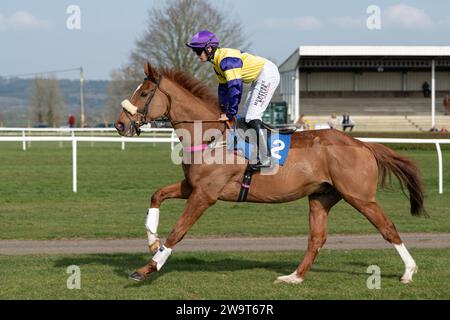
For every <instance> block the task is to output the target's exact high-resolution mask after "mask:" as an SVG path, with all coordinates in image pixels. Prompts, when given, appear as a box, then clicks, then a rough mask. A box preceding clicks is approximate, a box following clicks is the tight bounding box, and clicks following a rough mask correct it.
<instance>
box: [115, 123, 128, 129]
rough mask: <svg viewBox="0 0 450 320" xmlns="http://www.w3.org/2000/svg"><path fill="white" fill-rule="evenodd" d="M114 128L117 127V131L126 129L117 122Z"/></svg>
mask: <svg viewBox="0 0 450 320" xmlns="http://www.w3.org/2000/svg"><path fill="white" fill-rule="evenodd" d="M114 127H116V129H117V131H123V129H124V128H125V126H124V124H123V123H122V122H116V123H115V124H114Z"/></svg>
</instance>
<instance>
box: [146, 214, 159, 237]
mask: <svg viewBox="0 0 450 320" xmlns="http://www.w3.org/2000/svg"><path fill="white" fill-rule="evenodd" d="M158 224H159V208H149V209H148V211H147V219H146V221H145V228H146V229H147V235H148V244H149V245H152V244H153V243H154V242H155V241H156V240H159V238H158Z"/></svg>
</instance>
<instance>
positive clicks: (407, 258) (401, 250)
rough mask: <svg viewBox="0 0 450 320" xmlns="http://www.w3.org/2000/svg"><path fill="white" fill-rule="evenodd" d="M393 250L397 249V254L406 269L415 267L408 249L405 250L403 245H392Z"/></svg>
mask: <svg viewBox="0 0 450 320" xmlns="http://www.w3.org/2000/svg"><path fill="white" fill-rule="evenodd" d="M394 247H395V249H397V251H398V254H399V255H400V257H402V260H403V262H404V263H405V267H406V268H411V267H415V266H416V262H415V261H414V259H413V257H412V256H411V255H410V254H409V252H408V249H406V247H405V245H404V244H403V243H402V244H394Z"/></svg>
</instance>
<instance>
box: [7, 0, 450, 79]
mask: <svg viewBox="0 0 450 320" xmlns="http://www.w3.org/2000/svg"><path fill="white" fill-rule="evenodd" d="M161 2H162V0H130V1H127V2H125V1H120V2H119V1H115V2H113V1H106V0H96V1H88V0H70V1H66V0H59V1H54V0H40V1H32V0H16V1H5V0H2V1H1V3H0V44H1V45H0V50H1V53H0V76H1V75H14V74H23V73H28V72H40V71H46V70H58V69H67V68H74V67H78V66H80V65H82V66H83V67H84V69H85V76H86V78H87V79H108V78H109V75H110V72H111V70H112V69H114V68H117V67H119V66H121V65H122V64H123V63H124V62H125V61H126V60H127V56H128V53H129V52H130V50H131V49H132V48H133V45H134V41H135V39H136V38H137V37H138V36H139V35H141V34H142V32H143V31H144V29H145V22H146V19H147V14H148V9H150V8H152V6H154V5H158V4H160V3H161ZM211 2H213V3H218V4H219V7H224V8H226V9H227V11H228V10H230V9H231V12H233V15H238V17H239V18H240V19H241V21H242V22H243V25H244V28H245V31H246V32H247V34H248V35H249V36H250V41H251V42H252V47H251V50H249V51H251V52H253V53H255V54H258V55H262V56H265V57H268V58H271V59H273V60H275V62H277V63H281V62H283V61H284V60H285V59H286V58H287V57H288V56H289V55H290V54H291V53H292V52H293V51H294V50H295V49H296V48H297V47H298V46H299V45H448V44H449V42H450V41H449V40H450V36H449V34H450V32H449V31H450V1H448V0H433V1H423V0H422V1H387V0H384V1H380V0H371V1H366V0H341V1H323V0H315V1H311V0H309V1H302V0H279V1H273V0H270V1H269V0H219V1H212V0H211ZM69 5H78V6H79V7H80V9H81V29H80V30H68V29H67V28H66V20H67V18H68V17H69V14H67V13H66V9H67V7H68V6H69ZM370 5H376V6H378V7H379V8H380V9H381V29H380V30H369V29H368V28H367V26H366V20H367V18H368V14H367V13H366V10H367V8H368V6H370ZM218 35H219V37H220V32H218ZM76 76H77V74H76V73H75V72H72V73H66V74H63V75H60V76H59V77H67V78H75V77H76Z"/></svg>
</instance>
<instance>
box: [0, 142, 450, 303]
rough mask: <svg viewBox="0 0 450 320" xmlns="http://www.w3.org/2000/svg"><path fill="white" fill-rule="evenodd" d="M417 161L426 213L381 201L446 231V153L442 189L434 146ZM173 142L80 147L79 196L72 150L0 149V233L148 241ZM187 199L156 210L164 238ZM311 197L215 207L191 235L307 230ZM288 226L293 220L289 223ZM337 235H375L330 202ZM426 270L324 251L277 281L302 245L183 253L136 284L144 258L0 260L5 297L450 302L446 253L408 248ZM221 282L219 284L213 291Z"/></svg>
mask: <svg viewBox="0 0 450 320" xmlns="http://www.w3.org/2000/svg"><path fill="white" fill-rule="evenodd" d="M399 152H401V153H405V154H407V155H409V156H410V157H412V158H413V159H414V160H416V162H417V163H418V164H419V166H420V168H421V170H422V172H423V175H424V180H425V184H426V190H427V195H428V196H427V199H426V207H427V209H428V212H429V213H430V218H415V217H412V216H411V215H410V214H409V203H408V200H407V199H406V198H405V197H404V196H403V195H402V194H401V192H400V191H399V190H398V189H396V190H395V191H380V192H379V197H378V199H379V202H380V203H381V205H382V206H383V208H384V209H385V211H386V212H387V213H388V214H389V216H390V217H391V218H392V219H393V220H394V222H395V223H396V225H397V229H399V231H400V232H448V231H449V230H450V219H449V216H450V208H449V206H448V203H449V202H448V195H447V194H448V191H447V190H449V188H450V178H449V177H450V176H449V175H448V174H447V173H448V172H449V170H450V155H449V152H448V151H444V174H446V179H445V181H444V190H445V191H446V193H445V194H444V195H438V193H437V156H436V152H435V151H434V150H433V149H429V148H415V149H411V150H406V149H401V150H399ZM169 159H170V148H169V146H168V145H158V146H156V147H152V146H148V145H146V146H144V145H141V144H128V145H127V150H126V151H121V150H120V145H119V144H98V143H96V144H95V145H94V147H91V146H90V144H89V143H86V144H80V146H79V149H78V193H76V194H74V193H72V191H71V187H72V180H71V179H72V176H71V148H70V145H68V144H66V145H64V146H63V147H62V148H60V147H58V144H57V143H34V142H33V144H32V146H31V148H29V149H28V150H27V151H25V152H24V151H22V150H21V145H20V144H19V143H1V144H0V239H61V238H91V239H94V238H135V237H138V238H142V239H143V241H144V238H145V230H144V218H145V213H146V208H147V207H148V201H149V198H150V196H151V194H152V193H153V192H154V191H155V190H156V189H157V188H159V187H161V186H164V185H167V184H170V183H173V182H176V181H178V180H180V179H181V178H182V172H181V168H179V167H177V166H174V165H172V164H171V163H170V161H169ZM183 203H184V201H181V200H170V201H167V202H165V203H164V204H163V206H162V210H161V212H162V213H161V219H160V228H159V232H160V234H161V235H165V234H167V232H168V231H169V230H170V229H171V228H172V226H173V224H174V223H175V221H176V219H177V217H178V216H179V214H180V212H181V210H182V208H183ZM307 212H308V210H307V201H306V200H305V199H303V200H299V201H295V202H292V203H287V204H277V205H259V204H236V203H218V204H217V205H215V206H214V207H212V208H211V209H210V210H208V212H207V213H205V215H204V216H203V217H202V219H200V220H199V221H198V223H197V224H196V225H195V226H194V228H193V229H192V230H191V232H190V233H189V234H190V235H194V236H202V235H219V236H286V235H302V234H306V233H307V230H308V218H307ZM286 221H289V223H286ZM329 231H330V233H333V234H336V233H347V234H364V233H375V232H376V231H375V230H374V229H373V227H372V226H371V225H370V224H369V223H368V222H367V221H366V220H365V219H364V218H363V217H362V216H361V215H360V214H359V213H358V212H356V211H355V210H354V209H353V208H351V207H350V206H349V205H347V204H346V203H344V202H341V203H340V204H339V205H337V206H336V207H335V208H333V210H332V212H331V215H330V222H329ZM411 251H412V254H413V256H414V258H415V259H416V261H417V263H418V265H419V268H420V269H419V274H418V275H416V277H415V281H414V282H413V283H412V284H409V285H407V286H405V285H402V284H400V283H399V281H398V278H399V276H401V274H402V272H403V265H402V263H401V260H400V258H399V257H398V255H397V253H396V252H395V250H392V249H391V250H349V251H344V250H322V251H321V254H320V255H319V258H318V259H317V261H316V263H315V264H314V266H313V269H312V271H311V272H310V273H309V274H308V277H307V279H306V281H305V282H304V283H302V284H301V285H300V286H292V285H284V284H283V285H274V284H273V280H274V279H275V278H276V276H278V275H282V274H289V273H291V272H292V271H293V270H294V269H295V267H296V266H297V264H298V262H299V260H300V259H301V257H302V254H303V253H302V252H290V251H281V252H245V253H244V252H242V253H228V252H227V253H225V252H215V253H188V252H186V253H177V254H174V255H173V256H172V257H171V258H170V260H169V263H167V264H166V265H165V266H164V271H163V272H160V273H158V274H155V275H153V277H152V279H151V280H149V281H146V282H144V283H141V284H135V283H133V282H130V281H129V280H128V279H127V275H128V274H129V273H130V272H131V271H133V270H134V269H135V268H136V267H138V266H141V265H143V264H144V263H145V262H146V261H147V260H148V258H149V257H148V255H141V254H113V255H95V254H93V255H37V256H33V255H29V256H0V284H1V287H0V299H450V294H449V292H450V286H449V282H448V281H445V280H444V279H448V277H449V275H450V274H449V272H450V270H449V268H448V266H449V265H450V249H439V250H438V249H413V250H411ZM372 264H375V265H378V266H379V267H380V268H381V289H380V290H369V289H368V288H367V286H366V281H367V278H368V277H369V276H370V275H369V274H367V273H366V270H367V267H368V266H369V265H372ZM69 265H78V266H79V267H80V268H81V289H80V290H69V289H67V287H66V281H67V278H68V276H69V275H68V274H67V273H66V268H67V267H68V266H69ZM218 288H219V289H218Z"/></svg>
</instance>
